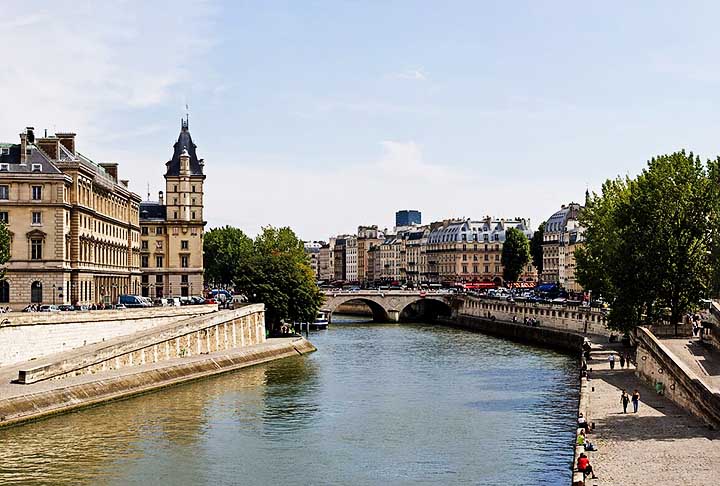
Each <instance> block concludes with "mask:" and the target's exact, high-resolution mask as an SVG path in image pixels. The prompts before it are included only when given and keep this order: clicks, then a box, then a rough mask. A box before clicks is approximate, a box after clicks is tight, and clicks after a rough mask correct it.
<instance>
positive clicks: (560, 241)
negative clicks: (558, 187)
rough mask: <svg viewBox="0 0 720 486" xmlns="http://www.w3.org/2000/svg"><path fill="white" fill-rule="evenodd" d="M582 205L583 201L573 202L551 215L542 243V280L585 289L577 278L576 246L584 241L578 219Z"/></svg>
mask: <svg viewBox="0 0 720 486" xmlns="http://www.w3.org/2000/svg"><path fill="white" fill-rule="evenodd" d="M582 209H583V207H582V206H581V205H580V204H577V203H570V204H568V205H563V206H562V207H561V208H560V210H559V211H556V212H555V213H554V214H553V215H552V216H550V218H548V220H547V222H546V223H545V233H544V234H543V246H542V248H543V271H542V276H541V278H542V280H543V281H544V282H552V283H559V284H560V285H562V286H563V287H564V288H566V289H568V290H571V291H576V292H579V291H580V290H581V289H580V288H579V286H578V284H577V282H576V280H575V248H577V246H578V245H579V244H582V241H583V238H582V233H583V229H582V228H581V227H580V223H579V221H578V217H579V215H580V211H582Z"/></svg>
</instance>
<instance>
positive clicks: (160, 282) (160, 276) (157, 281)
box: [155, 275, 163, 285]
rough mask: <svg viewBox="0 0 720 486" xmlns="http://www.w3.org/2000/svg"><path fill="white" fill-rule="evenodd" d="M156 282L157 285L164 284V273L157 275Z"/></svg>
mask: <svg viewBox="0 0 720 486" xmlns="http://www.w3.org/2000/svg"><path fill="white" fill-rule="evenodd" d="M155 283H156V284H157V285H162V284H163V276H162V275H155Z"/></svg>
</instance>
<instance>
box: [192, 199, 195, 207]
mask: <svg viewBox="0 0 720 486" xmlns="http://www.w3.org/2000/svg"><path fill="white" fill-rule="evenodd" d="M192 205H193V206H195V198H192Z"/></svg>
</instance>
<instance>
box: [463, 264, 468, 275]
mask: <svg viewBox="0 0 720 486" xmlns="http://www.w3.org/2000/svg"><path fill="white" fill-rule="evenodd" d="M462 273H467V265H463V271H462Z"/></svg>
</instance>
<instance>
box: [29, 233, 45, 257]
mask: <svg viewBox="0 0 720 486" xmlns="http://www.w3.org/2000/svg"><path fill="white" fill-rule="evenodd" d="M42 246H43V242H42V240H41V239H39V238H33V239H31V240H30V259H31V260H42Z"/></svg>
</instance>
